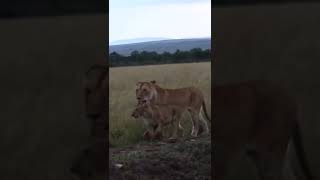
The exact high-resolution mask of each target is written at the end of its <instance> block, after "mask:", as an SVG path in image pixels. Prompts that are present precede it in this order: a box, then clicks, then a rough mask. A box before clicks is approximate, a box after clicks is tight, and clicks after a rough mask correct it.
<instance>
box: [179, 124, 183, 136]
mask: <svg viewBox="0 0 320 180" xmlns="http://www.w3.org/2000/svg"><path fill="white" fill-rule="evenodd" d="M178 136H179V137H183V136H184V128H183V127H182V126H181V124H180V122H179V130H178Z"/></svg>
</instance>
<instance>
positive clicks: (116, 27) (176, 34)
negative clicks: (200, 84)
mask: <svg viewBox="0 0 320 180" xmlns="http://www.w3.org/2000/svg"><path fill="white" fill-rule="evenodd" d="M109 13H110V14H109V44H110V42H113V41H116V40H123V39H135V38H144V37H162V38H173V39H180V38H200V37H211V0H109Z"/></svg>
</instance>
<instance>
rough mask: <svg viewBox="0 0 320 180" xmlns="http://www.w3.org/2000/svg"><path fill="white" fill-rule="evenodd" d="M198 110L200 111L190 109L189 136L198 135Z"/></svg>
mask: <svg viewBox="0 0 320 180" xmlns="http://www.w3.org/2000/svg"><path fill="white" fill-rule="evenodd" d="M199 112H200V111H195V110H192V109H191V110H190V113H191V117H192V122H193V123H192V125H193V127H192V132H191V136H193V137H197V136H198V135H199V128H200V127H199V126H200V118H199Z"/></svg>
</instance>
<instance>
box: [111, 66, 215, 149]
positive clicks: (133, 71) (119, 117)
mask: <svg viewBox="0 0 320 180" xmlns="http://www.w3.org/2000/svg"><path fill="white" fill-rule="evenodd" d="M210 66H211V63H207V62H206V63H189V64H170V65H152V66H139V67H119V68H111V69H110V76H109V80H110V81H109V83H110V84H109V128H110V131H109V140H110V143H111V144H112V145H114V146H123V145H129V144H134V143H137V142H139V141H142V140H143V139H142V134H143V132H144V125H143V123H142V121H140V120H135V119H134V118H132V117H131V113H132V111H133V109H134V108H135V105H136V103H137V102H136V98H135V88H136V83H137V82H138V81H150V80H156V81H157V83H158V84H159V85H160V86H161V87H163V88H180V87H187V86H195V87H198V88H200V89H201V90H202V92H203V93H204V96H205V101H206V104H207V110H208V113H209V115H210V114H211V69H210ZM182 125H183V126H184V128H185V135H189V134H190V132H191V131H190V129H191V128H190V127H191V119H190V115H189V114H188V113H187V112H186V113H184V115H183V118H182Z"/></svg>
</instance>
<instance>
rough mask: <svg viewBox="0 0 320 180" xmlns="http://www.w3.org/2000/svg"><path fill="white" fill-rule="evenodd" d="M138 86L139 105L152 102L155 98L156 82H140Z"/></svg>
mask: <svg viewBox="0 0 320 180" xmlns="http://www.w3.org/2000/svg"><path fill="white" fill-rule="evenodd" d="M136 86H137V87H136V98H137V100H138V102H139V103H145V102H150V100H151V99H152V98H154V96H155V94H156V89H155V86H156V81H150V82H138V83H137V84H136Z"/></svg>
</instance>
